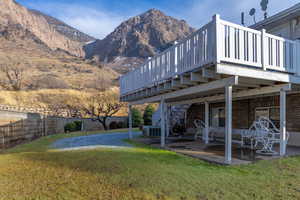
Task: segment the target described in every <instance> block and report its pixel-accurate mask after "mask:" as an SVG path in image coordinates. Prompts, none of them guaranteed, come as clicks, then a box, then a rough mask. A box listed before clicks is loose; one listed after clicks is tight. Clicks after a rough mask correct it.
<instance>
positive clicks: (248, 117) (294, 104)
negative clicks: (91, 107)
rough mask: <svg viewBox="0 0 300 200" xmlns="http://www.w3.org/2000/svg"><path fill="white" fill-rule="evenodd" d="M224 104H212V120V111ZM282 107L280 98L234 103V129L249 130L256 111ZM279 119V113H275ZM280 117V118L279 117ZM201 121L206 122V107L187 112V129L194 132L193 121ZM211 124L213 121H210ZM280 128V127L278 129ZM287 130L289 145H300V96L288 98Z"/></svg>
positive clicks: (193, 106) (199, 105)
mask: <svg viewBox="0 0 300 200" xmlns="http://www.w3.org/2000/svg"><path fill="white" fill-rule="evenodd" d="M224 106H225V104H224V103H213V104H210V119H211V118H212V116H211V115H212V109H213V108H218V107H224ZM279 106H280V101H279V96H272V97H263V98H256V99H247V100H240V101H234V102H233V116H232V119H233V124H232V126H233V128H235V129H248V128H249V127H250V126H251V124H252V122H253V121H254V120H255V110H256V109H257V108H264V107H275V108H276V107H278V108H279ZM274 115H276V116H275V117H276V119H277V118H278V119H279V113H277V112H276V113H275V114H274ZM277 115H278V116H277ZM195 119H201V120H203V121H204V105H203V104H193V105H191V107H190V108H189V109H188V111H187V129H188V130H189V132H193V131H194V125H193V121H194V120H195ZM210 124H211V120H210ZM277 126H279V124H278V125H277ZM278 128H279V127H278ZM287 130H288V132H289V133H290V139H289V144H292V145H300V94H290V95H288V96H287Z"/></svg>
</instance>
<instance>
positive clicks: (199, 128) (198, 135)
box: [194, 119, 205, 140]
mask: <svg viewBox="0 0 300 200" xmlns="http://www.w3.org/2000/svg"><path fill="white" fill-rule="evenodd" d="M194 126H195V127H196V133H195V140H197V139H202V136H203V133H204V128H205V123H204V122H203V121H202V120H200V119H195V120H194Z"/></svg>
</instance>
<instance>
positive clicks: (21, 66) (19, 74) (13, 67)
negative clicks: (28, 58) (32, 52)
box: [0, 58, 28, 91]
mask: <svg viewBox="0 0 300 200" xmlns="http://www.w3.org/2000/svg"><path fill="white" fill-rule="evenodd" d="M27 65H28V63H27V62H16V61H14V60H13V59H12V58H8V60H7V61H6V62H5V63H2V64H0V71H1V72H3V73H4V75H5V79H4V80H1V81H0V85H1V86H2V87H3V88H4V89H7V90H15V91H19V90H22V89H23V88H24V75H25V73H24V72H25V66H27Z"/></svg>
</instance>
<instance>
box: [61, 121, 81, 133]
mask: <svg viewBox="0 0 300 200" xmlns="http://www.w3.org/2000/svg"><path fill="white" fill-rule="evenodd" d="M81 125H82V122H81V121H74V122H70V123H67V124H66V125H65V127H64V129H65V133H69V132H75V131H81Z"/></svg>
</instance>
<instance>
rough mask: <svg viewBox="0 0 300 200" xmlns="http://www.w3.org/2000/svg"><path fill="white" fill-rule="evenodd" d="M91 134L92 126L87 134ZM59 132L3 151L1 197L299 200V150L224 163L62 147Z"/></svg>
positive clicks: (139, 150) (142, 150)
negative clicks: (266, 158) (58, 146)
mask: <svg viewBox="0 0 300 200" xmlns="http://www.w3.org/2000/svg"><path fill="white" fill-rule="evenodd" d="M88 134H90V133H88ZM77 135H82V133H76V134H70V135H56V136H50V137H46V138H42V139H39V140H36V141H34V142H32V143H30V144H25V145H21V146H18V147H16V148H13V149H10V150H8V151H6V152H3V153H2V154H1V155H0V199H3V200H13V199H26V200H27V199H28V200H33V199H39V200H47V199H55V200H60V199H61V200H66V199H70V200H77V199H82V200H89V199H91V200H97V199H105V200H113V199H115V200H142V199H149V200H150V199H160V200H166V199H178V200H185V199H197V200H200V199H230V200H233V199H300V157H293V158H286V159H282V160H276V161H261V162H258V163H256V164H252V165H244V166H234V167H229V166H227V167H226V166H217V165H211V164H208V163H206V162H203V161H200V160H196V159H193V158H189V157H185V156H181V155H177V154H175V153H173V152H169V151H163V150H159V149H152V148H148V147H144V146H137V147H136V148H134V149H119V150H118V149H94V150H82V151H78V150H77V151H65V152H62V151H56V150H53V149H49V145H50V144H51V143H52V142H53V141H55V140H57V139H59V138H63V137H70V136H77Z"/></svg>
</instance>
